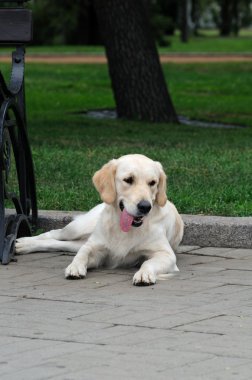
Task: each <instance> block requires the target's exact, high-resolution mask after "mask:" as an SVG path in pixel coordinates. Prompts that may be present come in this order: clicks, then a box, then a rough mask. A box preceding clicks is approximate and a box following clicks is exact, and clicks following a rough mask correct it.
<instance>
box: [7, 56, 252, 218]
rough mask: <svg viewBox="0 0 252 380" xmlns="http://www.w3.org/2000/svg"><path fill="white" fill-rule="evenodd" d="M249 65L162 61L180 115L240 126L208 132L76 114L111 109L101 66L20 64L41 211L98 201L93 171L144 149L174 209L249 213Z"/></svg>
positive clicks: (251, 67) (251, 204)
mask: <svg viewBox="0 0 252 380" xmlns="http://www.w3.org/2000/svg"><path fill="white" fill-rule="evenodd" d="M5 68H6V66H5ZM251 71H252V64H250V63H236V64H190V65H188V64H187V65H173V64H167V65H164V72H165V77H166V79H167V81H168V83H169V88H170V92H171V94H172V97H173V100H174V103H175V106H176V109H177V111H178V113H179V114H181V115H185V116H188V117H192V118H198V119H204V120H218V121H222V122H232V123H238V124H242V125H246V126H247V127H246V128H238V129H212V128H198V127H193V126H191V127H188V126H183V125H168V124H149V123H145V122H143V123H141V122H127V121H122V120H120V121H119V120H94V119H91V118H88V117H86V116H85V115H83V114H79V113H77V112H79V111H85V110H87V109H95V108H114V106H115V104H114V100H113V95H112V91H111V88H110V82H109V77H108V72H107V67H106V66H105V65H58V66H55V65H42V64H28V65H27V70H26V72H27V76H26V94H27V110H28V120H29V134H30V140H31V144H32V148H33V155H34V162H35V169H36V175H37V187H38V202H39V208H40V209H62V210H87V209H89V208H90V207H92V206H94V205H95V204H96V203H97V202H98V201H99V197H98V194H97V193H96V191H95V190H94V188H93V186H92V182H91V177H92V174H93V173H94V171H95V170H97V169H98V168H99V167H100V166H101V165H102V164H103V163H105V162H106V161H108V160H109V159H111V158H113V157H119V156H120V155H123V154H127V153H142V154H146V155H148V156H149V157H151V158H153V159H155V160H159V161H161V162H162V164H163V166H164V168H165V170H166V172H167V174H168V178H169V186H168V197H169V199H170V200H172V201H173V202H174V203H175V204H176V205H177V207H178V209H179V211H180V212H182V213H193V214H195V213H203V214H217V215H235V216H237V215H244V216H245V215H251V214H252V187H251V183H252V170H251V162H252V139H251V137H252V128H251V120H252V108H251V88H252V75H251Z"/></svg>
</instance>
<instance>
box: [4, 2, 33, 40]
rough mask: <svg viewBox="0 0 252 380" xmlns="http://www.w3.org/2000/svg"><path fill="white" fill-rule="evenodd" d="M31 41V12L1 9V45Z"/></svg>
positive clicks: (27, 10)
mask: <svg viewBox="0 0 252 380" xmlns="http://www.w3.org/2000/svg"><path fill="white" fill-rule="evenodd" d="M31 40H32V12H31V10H29V9H0V43H1V42H4V43H22V42H23V43H25V42H30V41H31Z"/></svg>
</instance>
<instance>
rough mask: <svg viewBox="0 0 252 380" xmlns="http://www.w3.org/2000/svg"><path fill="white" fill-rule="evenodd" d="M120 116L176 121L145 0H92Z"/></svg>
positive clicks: (156, 120)
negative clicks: (151, 31)
mask: <svg viewBox="0 0 252 380" xmlns="http://www.w3.org/2000/svg"><path fill="white" fill-rule="evenodd" d="M94 5H95V10H96V13H97V16H98V23H99V26H100V32H101V35H102V37H103V40H104V44H105V48H106V54H107V57H108V63H109V72H110V77H111V81H112V88H113V91H114V96H115V101H116V105H117V113H118V116H119V117H125V118H127V119H138V120H147V121H155V122H165V121H168V122H178V118H177V115H176V112H175V109H174V107H173V104H172V101H171V98H170V96H169V93H168V90H167V87H166V84H165V79H164V75H163V72H162V69H161V65H160V61H159V57H158V52H157V49H156V46H155V42H154V39H153V37H152V35H151V33H150V24H149V18H148V12H147V8H148V7H147V6H146V4H145V2H144V0H137V1H135V0H124V1H120V0H94Z"/></svg>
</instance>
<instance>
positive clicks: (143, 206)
mask: <svg viewBox="0 0 252 380" xmlns="http://www.w3.org/2000/svg"><path fill="white" fill-rule="evenodd" d="M119 207H120V210H121V211H123V210H124V204H123V201H120V203H119ZM137 209H138V214H139V215H137V216H133V215H132V216H133V221H132V224H131V225H132V226H133V227H140V226H141V225H142V224H143V219H144V216H145V215H147V214H148V213H149V211H150V210H151V204H150V203H149V202H148V201H141V202H139V203H138V204H137Z"/></svg>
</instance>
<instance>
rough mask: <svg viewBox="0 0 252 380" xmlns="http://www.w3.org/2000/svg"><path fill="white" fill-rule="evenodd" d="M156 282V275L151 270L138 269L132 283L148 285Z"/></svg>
mask: <svg viewBox="0 0 252 380" xmlns="http://www.w3.org/2000/svg"><path fill="white" fill-rule="evenodd" d="M155 283H156V276H155V275H154V273H152V272H148V271H144V270H141V269H140V270H139V271H138V272H136V273H135V275H134V277H133V285H136V286H148V285H154V284H155Z"/></svg>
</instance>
